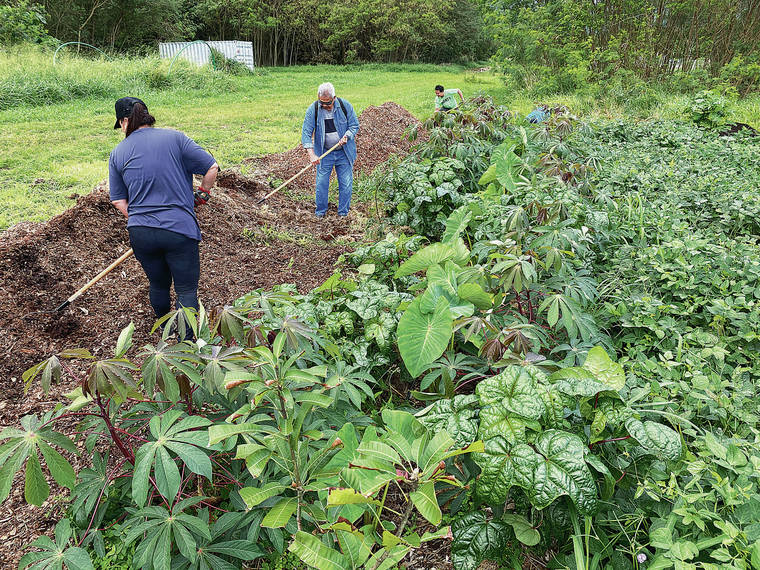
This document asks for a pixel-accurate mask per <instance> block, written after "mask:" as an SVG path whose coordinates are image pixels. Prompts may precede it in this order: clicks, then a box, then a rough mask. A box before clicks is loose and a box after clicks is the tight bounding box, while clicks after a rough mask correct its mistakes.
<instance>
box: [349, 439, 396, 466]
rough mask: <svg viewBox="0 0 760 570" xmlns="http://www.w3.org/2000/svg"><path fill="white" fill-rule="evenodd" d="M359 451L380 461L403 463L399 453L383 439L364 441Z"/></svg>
mask: <svg viewBox="0 0 760 570" xmlns="http://www.w3.org/2000/svg"><path fill="white" fill-rule="evenodd" d="M357 451H358V452H359V453H361V454H362V455H364V456H366V457H370V458H372V459H376V460H378V461H387V462H389V463H392V464H396V463H401V458H400V457H399V455H398V453H396V451H395V450H394V449H393V448H392V447H391V446H390V445H387V444H385V443H383V442H381V441H362V442H361V443H360V444H359V448H358V449H357Z"/></svg>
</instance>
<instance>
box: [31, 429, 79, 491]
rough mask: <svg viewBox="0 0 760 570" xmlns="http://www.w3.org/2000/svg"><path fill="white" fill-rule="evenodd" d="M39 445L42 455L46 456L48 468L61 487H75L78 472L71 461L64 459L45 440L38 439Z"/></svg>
mask: <svg viewBox="0 0 760 570" xmlns="http://www.w3.org/2000/svg"><path fill="white" fill-rule="evenodd" d="M37 445H38V446H39V448H40V451H41V452H42V457H44V458H45V463H46V464H47V467H48V470H49V471H50V474H51V475H52V476H53V479H55V481H56V483H58V484H59V485H60V486H61V487H67V488H69V489H73V488H74V483H76V474H75V473H74V469H73V468H72V467H71V465H70V464H69V462H68V461H66V459H64V457H63V455H61V454H60V453H58V452H57V451H56V450H55V449H53V448H52V447H50V446H49V445H48V444H47V443H45V442H44V441H38V442H37Z"/></svg>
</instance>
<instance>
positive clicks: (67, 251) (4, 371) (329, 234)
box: [0, 103, 416, 570]
mask: <svg viewBox="0 0 760 570" xmlns="http://www.w3.org/2000/svg"><path fill="white" fill-rule="evenodd" d="M414 122H416V120H415V119H414V117H412V115H410V114H409V113H408V112H407V111H405V110H404V109H403V108H401V107H399V106H398V105H396V104H394V103H385V104H383V105H381V106H379V107H369V108H367V109H366V110H365V111H364V112H363V113H362V115H361V116H360V124H361V128H362V130H361V132H360V136H359V138H358V140H357V142H358V147H359V148H358V153H359V159H358V160H357V164H356V165H355V170H356V171H357V172H367V173H368V172H371V171H372V170H373V169H374V168H375V167H376V166H378V165H379V164H382V163H383V162H385V160H387V159H388V157H389V156H390V155H391V154H395V153H402V152H405V151H407V150H408V148H409V146H410V144H409V143H408V142H406V141H402V139H401V135H402V133H403V131H404V129H405V128H406V127H407V126H408V125H410V124H412V123H414ZM306 164H307V160H306V153H305V152H304V151H303V150H302V149H301V148H294V149H292V150H290V151H287V152H285V153H282V154H276V155H269V156H265V157H260V158H254V159H249V160H247V161H246V171H248V172H251V170H253V172H252V173H251V174H249V175H247V176H243V175H241V174H240V171H239V170H237V169H227V170H225V171H224V172H222V173H221V174H220V176H219V179H218V182H217V188H216V189H215V190H214V192H213V197H212V200H211V201H210V202H209V203H208V204H207V205H206V206H205V207H202V208H200V209H199V210H198V220H199V223H200V226H201V231H202V233H203V241H202V242H201V252H200V255H201V278H200V287H199V296H200V298H201V300H202V302H203V303H204V305H205V306H206V308H207V309H211V308H212V307H214V306H217V305H224V304H227V303H230V302H231V301H232V300H234V299H235V298H237V297H239V296H240V295H242V294H244V293H247V292H249V291H252V290H254V289H257V288H265V289H266V288H271V287H272V286H273V285H277V284H280V283H295V284H297V286H298V289H299V291H301V292H307V291H309V290H310V289H312V288H314V287H316V286H318V285H319V284H320V283H322V282H323V281H324V280H325V279H326V278H327V277H329V276H330V274H331V273H332V272H333V266H334V264H335V261H336V260H337V258H338V256H339V255H340V254H341V253H343V252H344V251H347V250H349V249H351V244H352V243H353V242H355V241H358V240H361V239H362V238H363V235H364V234H363V230H364V222H365V220H366V218H365V216H366V211H365V210H364V208H362V206H361V205H354V206H353V208H352V209H353V212H352V215H351V216H350V217H349V218H348V220H344V219H340V218H338V217H337V215H336V213H335V205H334V204H331V209H330V211H329V213H328V215H327V217H326V218H325V219H324V220H317V219H316V218H315V216H314V212H313V184H314V174H313V173H312V172H309V173H307V174H306V175H304V176H303V177H302V178H301V179H299V180H298V181H296V182H295V183H294V184H293V185H292V186H291V187H289V188H288V191H287V193H282V194H276V195H274V196H272V197H271V198H270V199H269V200H267V202H266V203H265V204H264V205H262V206H257V204H256V202H257V201H258V200H259V198H261V197H263V196H264V194H265V193H266V192H268V191H270V190H271V188H272V187H271V186H270V181H273V180H285V179H286V178H289V177H290V176H292V175H293V174H295V173H296V172H297V171H298V170H300V169H301V168H303V167H304V166H305V165H306ZM128 248H129V243H128V236H127V232H126V228H125V222H124V219H123V217H122V216H121V214H119V213H118V212H116V211H115V210H114V209H113V207H112V206H111V204H110V201H109V199H108V192H107V189H106V187H105V185H101V186H99V187H97V188H96V189H95V190H93V192H92V193H91V194H89V195H87V196H84V197H81V198H79V199H78V200H77V204H76V206H74V207H72V208H70V209H69V210H67V211H66V212H64V213H63V214H60V215H58V216H56V217H55V218H53V219H51V220H50V221H48V222H45V223H43V224H29V223H23V224H19V225H17V226H14V227H13V228H10V229H9V230H8V231H6V232H4V233H3V234H0V429H1V428H2V427H5V426H9V425H16V424H17V423H18V420H19V418H21V417H22V416H23V415H26V414H29V413H40V412H42V411H44V410H47V409H50V408H51V407H52V405H53V404H54V403H55V400H57V399H63V398H62V397H61V394H62V393H64V392H66V391H68V390H70V389H71V386H67V385H65V383H62V384H60V385H56V386H54V388H53V390H52V393H51V394H50V395H49V396H43V394H42V393H41V391H40V389H39V388H38V387H36V386H35V387H34V388H33V389H32V390H31V391H30V392H29V393H28V394H26V395H24V393H23V382H22V380H21V374H22V373H23V371H24V370H26V369H27V368H29V367H30V366H31V365H33V364H35V363H36V362H39V361H40V360H42V359H44V358H45V357H47V356H49V355H50V354H52V353H54V352H57V351H60V350H62V349H64V348H77V347H81V348H87V349H89V350H91V351H92V352H93V353H94V354H95V356H96V357H98V356H101V357H102V356H104V355H107V354H110V353H111V351H112V350H113V346H114V345H115V343H116V339H117V337H118V334H119V331H121V329H122V328H124V327H125V326H127V325H128V324H129V322H130V321H134V322H135V326H136V330H135V337H134V346H136V347H141V346H143V345H144V344H146V343H147V342H155V340H157V337H153V338H151V337H150V328H151V326H152V324H153V321H154V319H153V312H152V310H151V308H150V304H149V303H148V282H147V279H146V278H145V275H144V274H143V272H142V269H141V268H140V267H139V264H138V263H137V261H136V260H135V259H134V258H132V259H129V260H128V261H126V262H125V263H124V264H122V265H121V266H120V267H119V268H117V270H115V271H114V272H112V273H111V274H109V275H108V276H107V277H106V278H104V279H103V280H102V281H101V282H100V283H98V284H97V285H96V286H95V287H93V288H92V289H90V290H89V291H88V292H87V293H85V294H84V295H83V296H82V297H80V298H79V299H78V300H77V301H76V302H75V303H74V304H73V305H72V306H70V307H69V308H67V309H66V310H65V311H63V312H62V313H60V314H55V313H51V312H47V313H39V312H37V311H43V310H48V309H53V308H55V307H56V306H57V305H58V304H59V303H61V302H62V301H64V300H65V299H66V298H68V297H69V296H70V295H71V294H72V293H73V292H74V291H76V289H77V288H79V287H81V286H82V285H83V284H84V283H86V282H87V280H89V279H90V278H92V277H93V276H95V275H96V274H97V273H98V272H99V271H100V270H101V269H103V268H104V267H106V266H107V265H108V264H110V263H111V262H112V261H113V260H114V259H116V258H117V257H118V256H119V255H120V254H122V253H123V252H124V251H126V250H127V249H128ZM82 460H83V461H84V462H87V461H88V459H87V458H82ZM56 493H59V494H60V489H56V488H54V490H53V494H52V495H51V498H50V499H49V500H48V501H47V503H46V504H45V505H43V507H42V508H32V507H29V506H28V505H26V504H25V503H24V501H23V479H22V478H21V477H20V476H17V478H16V480H15V481H14V486H13V490H12V492H11V497H10V498H9V499H8V500H7V501H6V502H5V503H3V504H2V505H0V569H3V570H5V569H6V568H7V569H10V568H15V567H16V565H17V563H18V559H19V558H20V557H21V555H22V554H23V552H22V551H21V548H22V547H23V545H25V544H28V543H29V542H31V540H33V539H34V537H36V536H38V535H40V534H43V533H48V534H49V533H50V531H51V529H52V526H53V525H54V524H55V520H57V516H58V513H59V505H60V504H61V500H60V498H59V499H56V498H55V497H56Z"/></svg>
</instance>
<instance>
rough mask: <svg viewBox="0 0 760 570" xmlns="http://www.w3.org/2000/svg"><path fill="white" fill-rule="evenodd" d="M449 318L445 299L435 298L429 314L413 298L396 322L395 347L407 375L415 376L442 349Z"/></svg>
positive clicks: (449, 327) (447, 339)
mask: <svg viewBox="0 0 760 570" xmlns="http://www.w3.org/2000/svg"><path fill="white" fill-rule="evenodd" d="M452 325H453V319H452V318H451V311H450V310H449V303H448V302H447V301H446V299H443V298H441V299H439V301H438V304H437V305H436V306H435V310H434V311H433V312H432V313H422V311H421V310H420V298H419V297H418V298H416V299H415V300H414V301H412V303H411V304H410V305H409V307H408V308H407V310H406V312H405V313H404V314H403V315H402V316H401V319H400V320H399V323H398V329H397V330H398V338H397V342H398V349H399V352H400V353H401V358H403V359H404V364H405V365H406V368H407V370H408V371H409V374H411V376H412V377H413V378H416V377H417V376H419V375H420V374H422V372H424V371H425V370H427V369H428V368H429V367H430V365H431V364H432V363H433V362H434V361H435V360H436V359H438V357H440V356H441V355H442V354H443V351H444V350H446V346H447V345H448V343H449V339H450V338H451V331H452Z"/></svg>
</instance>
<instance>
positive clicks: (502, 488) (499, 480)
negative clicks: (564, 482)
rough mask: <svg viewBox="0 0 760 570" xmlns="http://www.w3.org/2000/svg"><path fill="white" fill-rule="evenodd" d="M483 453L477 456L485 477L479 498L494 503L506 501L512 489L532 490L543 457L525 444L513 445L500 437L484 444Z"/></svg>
mask: <svg viewBox="0 0 760 570" xmlns="http://www.w3.org/2000/svg"><path fill="white" fill-rule="evenodd" d="M484 447H485V449H484V451H483V453H478V454H476V455H475V456H474V459H475V463H477V464H478V465H479V466H480V469H481V474H480V478H479V479H478V480H477V492H478V495H479V496H480V497H482V498H484V499H488V501H489V502H490V503H502V502H504V501H506V499H507V494H508V493H509V489H510V488H511V487H512V486H518V487H522V488H523V489H526V490H527V489H528V488H530V486H531V485H532V483H533V473H534V472H535V470H536V469H537V465H538V462H539V460H540V458H539V456H538V455H536V453H535V452H534V451H533V449H532V448H531V447H529V446H528V445H525V444H522V443H521V444H517V445H512V444H510V443H509V441H508V440H507V439H506V438H504V437H502V436H496V437H493V438H490V439H488V440H486V441H485V442H484Z"/></svg>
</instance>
